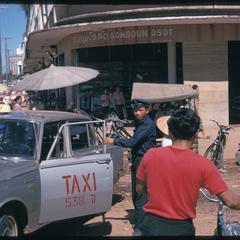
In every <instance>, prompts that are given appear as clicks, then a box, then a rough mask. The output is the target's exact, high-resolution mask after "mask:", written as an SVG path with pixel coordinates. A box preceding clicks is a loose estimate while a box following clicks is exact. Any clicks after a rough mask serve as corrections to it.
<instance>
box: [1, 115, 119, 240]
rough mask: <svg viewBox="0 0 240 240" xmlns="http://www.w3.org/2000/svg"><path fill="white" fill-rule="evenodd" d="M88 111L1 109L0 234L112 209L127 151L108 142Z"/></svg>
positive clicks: (12, 232)
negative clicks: (114, 192) (103, 143)
mask: <svg viewBox="0 0 240 240" xmlns="http://www.w3.org/2000/svg"><path fill="white" fill-rule="evenodd" d="M96 123H97V124H103V123H104V121H103V120H99V121H91V120H90V118H89V117H88V116H86V115H82V114H74V113H67V112H57V111H29V112H10V113H1V114H0V189H1V194H0V236H18V235H20V234H23V233H28V232H32V231H34V230H36V229H38V228H40V227H41V226H43V225H45V224H47V223H50V222H53V221H57V220H62V219H68V218H74V217H80V216H86V215H91V214H95V213H103V212H106V211H108V210H110V209H111V205H112V191H113V179H115V181H117V180H118V175H119V172H120V171H121V169H122V166H123V151H122V149H121V148H119V147H117V146H111V145H109V146H106V145H102V144H101V143H100V141H99V139H98V137H97V134H96V129H95V127H94V124H96Z"/></svg>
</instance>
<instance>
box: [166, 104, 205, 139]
mask: <svg viewBox="0 0 240 240" xmlns="http://www.w3.org/2000/svg"><path fill="white" fill-rule="evenodd" d="M167 125H168V128H169V131H170V132H171V133H172V135H173V137H174V138H176V139H184V140H190V139H191V138H193V137H194V136H195V134H196V133H197V131H198V129H199V125H200V118H199V116H198V115H197V114H196V113H195V112H194V111H193V110H192V109H190V108H180V109H178V110H176V111H175V112H174V113H173V114H172V116H171V117H170V118H169V119H168V121H167Z"/></svg>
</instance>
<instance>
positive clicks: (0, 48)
mask: <svg viewBox="0 0 240 240" xmlns="http://www.w3.org/2000/svg"><path fill="white" fill-rule="evenodd" d="M0 83H3V78H2V37H1V28H0Z"/></svg>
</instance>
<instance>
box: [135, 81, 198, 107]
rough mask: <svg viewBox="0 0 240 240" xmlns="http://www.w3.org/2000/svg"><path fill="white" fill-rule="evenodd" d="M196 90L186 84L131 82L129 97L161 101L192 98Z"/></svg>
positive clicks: (196, 93) (195, 94) (152, 101)
mask: <svg viewBox="0 0 240 240" xmlns="http://www.w3.org/2000/svg"><path fill="white" fill-rule="evenodd" d="M197 95H198V92H197V91H196V90H194V89H192V86H191V85H187V84H168V83H166V84H165V83H137V82H135V83H133V88H132V97H131V99H138V100H143V101H146V102H149V103H161V102H171V101H178V100H183V99H187V98H194V97H196V96H197Z"/></svg>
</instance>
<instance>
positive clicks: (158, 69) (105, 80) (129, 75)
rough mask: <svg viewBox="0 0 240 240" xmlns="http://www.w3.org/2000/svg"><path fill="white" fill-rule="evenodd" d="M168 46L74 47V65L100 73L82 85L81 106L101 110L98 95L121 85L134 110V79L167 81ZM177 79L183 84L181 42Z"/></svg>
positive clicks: (80, 87)
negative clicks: (132, 95)
mask: <svg viewBox="0 0 240 240" xmlns="http://www.w3.org/2000/svg"><path fill="white" fill-rule="evenodd" d="M167 46H168V45H167V43H151V44H131V45H119V46H104V47H92V48H81V49H76V50H74V52H73V56H74V65H77V66H81V67H90V68H93V69H97V70H99V72H100V75H99V76H98V77H97V78H96V79H94V80H92V81H90V82H87V83H85V84H81V85H80V86H79V93H80V94H79V96H80V101H79V104H80V107H81V108H82V109H84V110H86V111H91V112H94V111H95V110H97V109H98V108H99V109H100V111H101V106H100V105H99V104H100V101H99V97H100V95H101V94H102V93H103V91H104V89H106V88H107V89H108V90H109V91H110V92H111V91H114V88H115V87H116V86H120V88H121V90H122V92H123V93H124V97H125V102H126V107H127V109H129V112H130V113H131V112H132V111H131V107H130V104H129V101H130V99H131V91H132V84H133V82H149V83H168V48H167ZM176 81H177V83H183V72H182V44H181V43H176ZM146 90H147V89H146Z"/></svg>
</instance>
